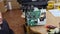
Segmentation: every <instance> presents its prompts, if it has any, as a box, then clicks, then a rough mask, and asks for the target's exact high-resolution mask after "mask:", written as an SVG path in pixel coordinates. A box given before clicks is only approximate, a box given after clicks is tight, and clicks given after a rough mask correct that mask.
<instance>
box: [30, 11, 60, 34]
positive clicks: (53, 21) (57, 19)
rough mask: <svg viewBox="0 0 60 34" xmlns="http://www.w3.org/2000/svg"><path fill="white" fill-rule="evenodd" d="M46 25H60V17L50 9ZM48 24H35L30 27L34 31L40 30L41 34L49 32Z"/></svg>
mask: <svg viewBox="0 0 60 34" xmlns="http://www.w3.org/2000/svg"><path fill="white" fill-rule="evenodd" d="M46 19H47V20H46V25H55V26H57V27H59V22H60V17H54V16H53V15H52V14H51V13H50V12H49V11H46ZM46 25H44V26H35V27H30V29H31V30H32V31H34V32H38V33H41V34H47V31H46V27H45V26H46Z"/></svg>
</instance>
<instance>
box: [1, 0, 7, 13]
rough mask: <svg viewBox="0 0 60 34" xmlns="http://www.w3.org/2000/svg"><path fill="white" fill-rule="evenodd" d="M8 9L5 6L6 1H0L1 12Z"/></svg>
mask: <svg viewBox="0 0 60 34" xmlns="http://www.w3.org/2000/svg"><path fill="white" fill-rule="evenodd" d="M6 11H7V9H6V8H5V6H4V2H3V1H2V2H0V12H3V13H4V12H6Z"/></svg>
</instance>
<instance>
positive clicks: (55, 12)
mask: <svg viewBox="0 0 60 34" xmlns="http://www.w3.org/2000/svg"><path fill="white" fill-rule="evenodd" d="M49 12H51V13H52V14H53V15H54V16H55V17H60V10H58V9H53V10H49Z"/></svg>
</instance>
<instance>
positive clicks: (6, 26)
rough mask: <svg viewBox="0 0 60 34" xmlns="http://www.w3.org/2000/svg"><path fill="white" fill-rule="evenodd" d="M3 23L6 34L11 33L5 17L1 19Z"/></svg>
mask: <svg viewBox="0 0 60 34" xmlns="http://www.w3.org/2000/svg"><path fill="white" fill-rule="evenodd" d="M3 23H4V28H5V30H6V31H7V33H8V34H13V31H12V30H11V29H10V27H9V25H8V22H7V21H6V20H5V19H4V20H3Z"/></svg>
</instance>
